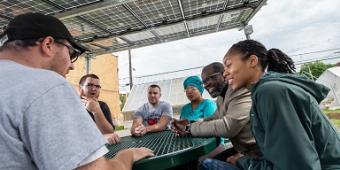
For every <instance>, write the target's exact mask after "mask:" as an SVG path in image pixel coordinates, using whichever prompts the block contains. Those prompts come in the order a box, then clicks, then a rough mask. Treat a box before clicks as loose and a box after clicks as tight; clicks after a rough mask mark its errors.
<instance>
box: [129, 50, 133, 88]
mask: <svg viewBox="0 0 340 170" xmlns="http://www.w3.org/2000/svg"><path fill="white" fill-rule="evenodd" d="M128 52H129V78H130V90H131V89H132V86H133V82H132V62H131V50H130V49H129V50H128Z"/></svg>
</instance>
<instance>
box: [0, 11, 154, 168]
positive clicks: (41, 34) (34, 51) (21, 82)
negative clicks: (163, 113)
mask: <svg viewBox="0 0 340 170" xmlns="http://www.w3.org/2000/svg"><path fill="white" fill-rule="evenodd" d="M84 52H85V48H83V47H82V46H81V45H79V44H77V43H76V42H75V41H74V39H73V37H72V36H71V34H70V32H69V31H68V30H67V28H66V27H65V25H64V24H63V23H62V22H61V21H60V20H58V19H57V18H55V17H52V16H48V15H44V14H40V13H27V14H22V15H18V16H16V17H14V18H13V19H12V20H11V21H10V22H9V24H8V26H7V28H5V29H4V32H3V33H2V34H1V35H0V77H1V81H0V88H1V89H3V90H1V91H0V96H1V99H0V160H1V164H0V169H13V170H19V169H56V170H58V169H131V168H132V165H133V162H135V161H137V160H139V159H142V158H144V157H146V156H152V155H153V153H152V151H151V150H149V149H146V148H132V149H128V150H124V151H121V152H119V153H118V154H117V155H116V156H115V158H113V159H110V160H109V159H107V158H105V157H104V155H105V154H106V153H107V152H108V150H107V148H106V146H105V144H106V143H107V140H106V139H105V138H104V137H103V135H102V134H101V133H100V131H99V130H98V128H97V127H96V125H95V124H94V123H93V122H92V120H91V118H90V117H89V116H88V115H86V114H87V112H86V109H85V107H84V105H83V103H82V102H81V100H80V99H79V95H78V94H77V93H76V91H75V90H74V88H73V87H72V86H71V85H70V84H69V83H68V82H67V81H66V80H65V78H64V77H65V75H66V74H67V73H68V71H69V70H72V69H74V68H73V63H72V62H74V61H75V60H76V59H77V57H78V56H79V55H80V54H82V53H84Z"/></svg>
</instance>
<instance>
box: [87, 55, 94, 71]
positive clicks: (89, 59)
mask: <svg viewBox="0 0 340 170" xmlns="http://www.w3.org/2000/svg"><path fill="white" fill-rule="evenodd" d="M92 55H94V54H92V53H87V54H86V55H85V74H89V73H90V65H91V58H92Z"/></svg>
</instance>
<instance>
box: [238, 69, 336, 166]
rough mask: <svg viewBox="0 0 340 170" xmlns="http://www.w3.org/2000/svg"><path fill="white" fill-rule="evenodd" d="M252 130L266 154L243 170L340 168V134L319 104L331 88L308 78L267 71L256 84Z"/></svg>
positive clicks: (242, 161) (241, 162) (246, 162)
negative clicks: (339, 134)
mask: <svg viewBox="0 0 340 170" xmlns="http://www.w3.org/2000/svg"><path fill="white" fill-rule="evenodd" d="M251 92H252V100H253V105H252V109H251V111H250V115H251V116H250V117H251V123H252V132H253V134H254V136H255V139H256V142H257V145H258V146H259V147H260V149H261V151H262V153H263V157H261V158H251V157H249V156H244V157H242V158H241V159H239V160H238V161H237V166H238V167H239V168H241V169H244V170H321V169H322V170H330V169H332V170H335V169H337V170H340V138H339V136H338V134H337V131H336V129H335V128H334V126H332V124H331V123H330V121H329V120H328V118H327V117H326V116H325V115H324V113H323V112H322V111H321V110H320V108H319V103H320V102H321V101H322V100H323V99H324V98H325V97H326V95H327V93H328V92H329V89H328V88H327V87H325V86H323V85H321V84H317V83H315V82H313V81H311V80H308V79H307V78H305V77H302V76H299V75H294V74H280V73H273V72H268V73H267V74H266V75H264V76H263V77H262V78H261V80H260V81H259V82H258V83H257V84H255V85H254V86H253V87H252V90H251Z"/></svg>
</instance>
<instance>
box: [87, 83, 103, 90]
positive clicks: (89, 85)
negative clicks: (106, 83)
mask: <svg viewBox="0 0 340 170" xmlns="http://www.w3.org/2000/svg"><path fill="white" fill-rule="evenodd" d="M85 86H86V87H87V88H93V87H95V88H97V89H100V88H102V86H100V85H96V84H91V83H89V84H86V85H85Z"/></svg>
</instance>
